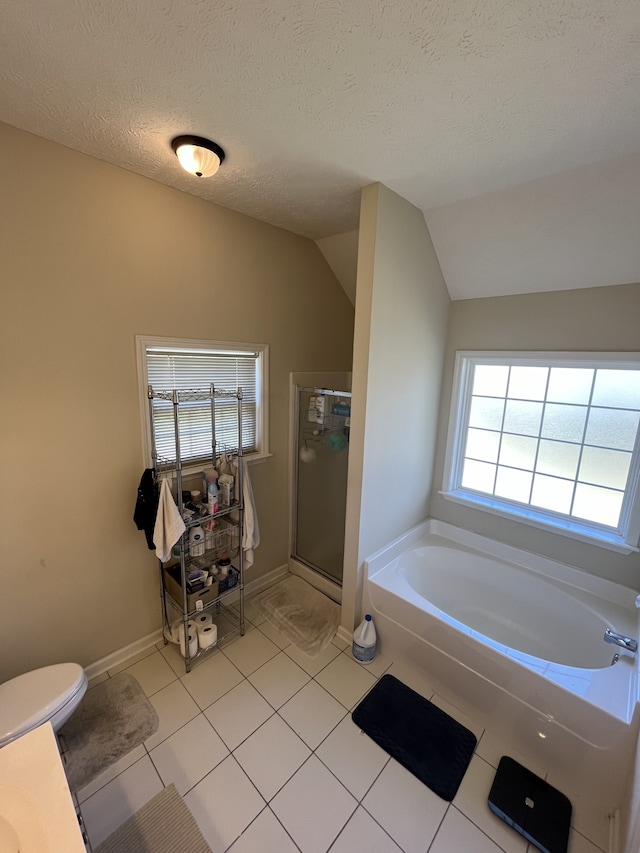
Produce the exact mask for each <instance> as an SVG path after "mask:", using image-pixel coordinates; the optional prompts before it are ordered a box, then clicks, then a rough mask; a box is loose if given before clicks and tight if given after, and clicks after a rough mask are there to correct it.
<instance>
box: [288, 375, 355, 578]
mask: <svg viewBox="0 0 640 853" xmlns="http://www.w3.org/2000/svg"><path fill="white" fill-rule="evenodd" d="M297 402H298V406H297V409H298V411H297V426H298V435H297V472H296V496H295V497H296V501H295V519H294V543H293V550H294V554H293V556H294V557H295V558H296V559H297V560H300V561H301V562H303V563H305V564H306V565H307V566H309V567H310V568H312V569H314V570H315V571H317V572H319V573H320V574H322V575H324V576H325V577H327V578H329V579H330V580H332V581H334V582H335V583H338V584H342V563H343V558H344V528H345V511H346V502H347V467H348V459H349V429H350V418H351V394H349V393H347V392H344V391H328V390H323V389H317V388H298V395H297Z"/></svg>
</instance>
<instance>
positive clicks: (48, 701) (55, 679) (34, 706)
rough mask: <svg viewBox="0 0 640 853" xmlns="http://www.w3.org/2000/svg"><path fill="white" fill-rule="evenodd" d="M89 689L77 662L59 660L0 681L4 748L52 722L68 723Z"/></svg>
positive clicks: (0, 733)
mask: <svg viewBox="0 0 640 853" xmlns="http://www.w3.org/2000/svg"><path fill="white" fill-rule="evenodd" d="M86 689H87V676H86V675H85V672H84V670H83V669H82V667H81V666H80V665H79V664H77V663H59V664H54V665H53V666H44V667H41V668H40V669H34V670H33V671H32V672H25V673H24V675H18V676H17V677H16V678H12V679H11V680H10V681H5V683H4V684H0V747H3V746H5V745H6V744H7V743H11V741H13V740H16V739H17V738H19V737H20V736H21V735H24V734H26V733H27V732H30V731H31V730H32V729H35V728H37V727H38V726H40V725H42V724H43V723H46V722H47V721H51V724H52V726H53V729H54V731H57V730H58V729H59V728H60V726H62V725H63V723H65V722H66V721H67V720H68V719H69V717H70V716H71V714H72V713H73V711H74V710H75V708H76V706H77V705H78V703H79V702H80V700H81V699H82V697H83V695H84V693H85V691H86Z"/></svg>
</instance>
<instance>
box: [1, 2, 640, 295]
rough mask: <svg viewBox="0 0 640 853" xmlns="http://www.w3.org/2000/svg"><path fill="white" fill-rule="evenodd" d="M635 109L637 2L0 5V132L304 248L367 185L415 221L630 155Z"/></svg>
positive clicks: (348, 216) (354, 206)
mask: <svg viewBox="0 0 640 853" xmlns="http://www.w3.org/2000/svg"><path fill="white" fill-rule="evenodd" d="M639 104H640V3H639V2H638V0H609V2H603V0H393V2H385V0H350V2H346V0H315V2H311V0H302V2H301V1H300V0H298V1H297V2H294V1H293V0H270V2H269V4H266V3H264V4H263V3H256V2H238V0H46V2H42V0H4V2H3V4H2V26H1V27H0V120H2V121H5V122H7V123H9V124H12V125H15V126H16V127H19V128H22V129H24V130H28V131H31V132H33V133H36V134H38V135H40V136H43V137H45V138H48V139H52V140H54V141H57V142H60V143H62V144H64V145H67V146H69V147H71V148H74V149H77V150H79V151H83V152H85V153H87V154H90V155H93V156H95V157H98V158H100V159H102V160H106V161H108V162H111V163H115V164H117V165H119V166H123V167H124V168H126V169H130V170H131V171H134V172H137V173H139V174H141V175H145V176H147V177H149V178H152V179H154V180H157V181H160V182H162V183H164V184H167V185H169V186H173V187H176V188H178V189H181V190H183V191H185V192H188V193H192V194H194V195H199V196H201V197H202V198H205V199H208V200H211V201H214V202H216V203H218V204H221V205H224V206H226V207H229V208H232V209H234V210H238V211H241V212H243V213H247V214H249V215H251V216H255V217H257V218H259V219H263V220H266V221H268V222H271V223H274V224H276V225H280V226H282V227H284V228H288V229H290V230H292V231H295V232H297V233H300V234H304V235H307V236H310V237H312V238H314V239H319V238H323V237H327V236H330V235H334V234H338V233H341V232H346V231H349V230H352V229H353V228H355V227H357V219H358V209H359V193H360V189H361V188H362V187H363V186H364V185H366V184H368V183H371V182H372V181H381V182H383V183H384V184H386V185H387V186H388V187H390V188H391V189H393V190H395V191H396V192H398V193H399V194H400V195H402V196H404V197H405V198H407V199H408V200H409V201H411V202H413V203H414V204H415V205H417V206H418V207H420V208H421V209H423V210H425V211H429V210H431V209H433V208H439V207H441V206H445V205H452V204H454V203H458V202H460V201H461V200H463V199H470V198H473V197H476V196H481V195H483V194H491V193H495V192H497V191H502V190H507V189H508V188H510V187H514V186H516V185H519V184H522V183H523V182H527V181H534V179H539V178H542V177H544V176H548V175H552V174H557V173H560V172H563V171H565V170H569V169H575V168H576V167H582V166H586V165H588V164H593V163H597V162H599V161H603V160H608V159H611V158H617V157H621V156H623V155H629V154H633V153H635V152H638V151H640V109H639V108H638V105H639ZM179 133H195V134H199V135H203V136H209V137H211V138H213V139H215V140H216V141H217V142H219V143H220V144H221V145H222V146H223V147H224V148H225V149H226V151H227V159H226V160H225V162H224V164H223V166H222V168H221V169H220V171H219V173H218V175H217V176H216V177H215V178H214V179H211V180H209V181H206V180H202V181H199V180H196V179H194V178H190V177H189V176H187V175H186V174H185V173H183V172H181V170H180V168H179V166H178V163H177V160H176V158H175V157H174V155H173V154H172V152H171V149H170V147H169V143H170V140H171V138H172V137H173V136H175V135H177V134H179ZM435 242H436V250H438V245H437V241H435ZM638 279H640V270H638ZM602 283H603V284H608V283H611V284H615V283H619V282H617V281H611V282H608V281H603V282H602Z"/></svg>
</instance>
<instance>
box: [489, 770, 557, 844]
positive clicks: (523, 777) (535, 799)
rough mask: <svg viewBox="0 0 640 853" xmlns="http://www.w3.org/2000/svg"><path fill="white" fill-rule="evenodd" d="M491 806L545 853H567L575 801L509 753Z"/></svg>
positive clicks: (491, 794) (497, 778) (496, 781)
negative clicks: (570, 800)
mask: <svg viewBox="0 0 640 853" xmlns="http://www.w3.org/2000/svg"><path fill="white" fill-rule="evenodd" d="M489 808H490V809H491V811H492V812H494V813H495V814H497V815H498V817H500V818H502V820H504V821H505V822H506V823H508V824H509V826H511V827H513V829H515V831H516V832H519V833H520V835H523V836H524V837H525V838H526V839H527V841H530V842H531V843H532V844H533V845H534V846H535V847H537V848H538V849H539V850H542V851H543V853H567V846H568V844H569V830H570V828H571V803H570V802H569V800H568V799H567V798H566V797H565V795H564V794H562V793H560V791H558V790H557V789H556V788H553V787H552V786H551V785H550V784H549V783H548V782H545V781H544V779H541V778H540V777H539V776H536V775H535V773H532V772H531V771H530V770H527V768H526V767H523V766H522V764H518V762H517V761H514V760H513V758H509V756H508V755H503V756H502V758H501V759H500V764H498V769H497V771H496V776H495V779H494V780H493V785H492V786H491V791H490V792H489Z"/></svg>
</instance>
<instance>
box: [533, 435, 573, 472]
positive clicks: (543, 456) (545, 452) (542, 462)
mask: <svg viewBox="0 0 640 853" xmlns="http://www.w3.org/2000/svg"><path fill="white" fill-rule="evenodd" d="M579 458H580V445H578V444H565V443H564V442H563V441H545V440H544V439H542V440H541V441H540V450H539V451H538V461H537V462H536V471H540V472H541V473H542V474H553V475H555V476H556V477H569V478H570V479H572V480H574V479H575V476H576V473H577V471H578V459H579Z"/></svg>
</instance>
